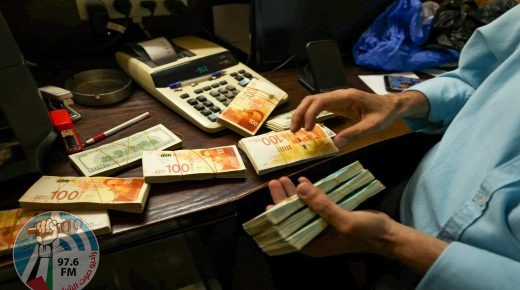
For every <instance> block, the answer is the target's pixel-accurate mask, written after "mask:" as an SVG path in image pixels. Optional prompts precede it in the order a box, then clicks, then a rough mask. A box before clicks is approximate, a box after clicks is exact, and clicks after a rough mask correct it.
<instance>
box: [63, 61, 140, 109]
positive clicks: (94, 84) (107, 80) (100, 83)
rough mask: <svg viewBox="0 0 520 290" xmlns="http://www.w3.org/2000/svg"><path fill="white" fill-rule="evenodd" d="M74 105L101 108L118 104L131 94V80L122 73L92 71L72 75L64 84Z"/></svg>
mask: <svg viewBox="0 0 520 290" xmlns="http://www.w3.org/2000/svg"><path fill="white" fill-rule="evenodd" d="M65 88H66V89H67V90H69V91H71V92H72V95H73V99H74V102H75V103H78V104H81V105H86V106H103V105H110V104H115V103H117V102H120V101H122V100H124V99H126V98H128V97H130V95H131V94H132V79H131V78H130V77H129V76H128V75H127V74H125V73H124V72H123V71H120V70H115V69H94V70H88V71H84V72H80V73H77V74H74V75H73V76H72V77H70V78H69V79H68V80H67V81H66V82H65Z"/></svg>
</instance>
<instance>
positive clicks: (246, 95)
mask: <svg viewBox="0 0 520 290" xmlns="http://www.w3.org/2000/svg"><path fill="white" fill-rule="evenodd" d="M286 97H287V93H286V92H284V91H282V90H281V89H279V88H277V87H275V86H273V85H271V84H269V83H266V82H263V81H260V80H257V79H252V80H251V81H250V82H249V83H248V84H247V86H245V87H244V88H243V89H242V90H241V91H240V93H238V95H236V96H235V98H234V99H233V101H232V102H231V103H230V104H229V105H228V106H227V107H226V109H224V111H222V113H220V115H219V117H218V122H219V123H221V124H223V125H224V126H226V127H228V128H230V129H231V130H233V131H235V132H237V133H239V134H240V135H242V136H245V137H247V136H253V135H255V134H256V133H257V132H258V130H259V129H260V127H261V126H262V125H263V124H264V122H265V120H266V119H267V117H269V115H270V114H271V112H272V111H273V110H274V109H275V107H276V106H277V105H278V104H279V103H280V102H281V101H282V99H284V98H286Z"/></svg>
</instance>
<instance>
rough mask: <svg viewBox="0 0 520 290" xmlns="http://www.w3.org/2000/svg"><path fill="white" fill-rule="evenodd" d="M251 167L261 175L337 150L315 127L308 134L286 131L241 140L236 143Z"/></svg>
mask: <svg viewBox="0 0 520 290" xmlns="http://www.w3.org/2000/svg"><path fill="white" fill-rule="evenodd" d="M238 147H239V148H240V149H242V150H243V151H244V152H245V153H246V155H247V157H248V158H249V160H250V161H251V163H252V164H253V167H254V168H255V170H256V172H257V174H259V175H260V174H264V173H267V172H271V171H274V170H276V169H280V168H283V167H286V166H291V165H296V164H300V163H303V162H308V161H310V160H313V159H316V158H323V157H328V156H332V155H334V154H336V153H337V152H338V151H339V149H338V148H337V147H336V145H334V142H333V141H332V139H331V138H330V137H329V136H328V135H327V133H326V131H325V130H324V129H323V127H322V126H321V125H319V124H317V125H316V126H314V128H313V129H312V130H311V131H305V130H304V129H301V130H299V131H298V132H296V133H293V132H291V131H290V130H286V131H281V132H269V133H266V134H262V135H258V136H253V137H247V138H242V139H241V140H240V141H239V142H238Z"/></svg>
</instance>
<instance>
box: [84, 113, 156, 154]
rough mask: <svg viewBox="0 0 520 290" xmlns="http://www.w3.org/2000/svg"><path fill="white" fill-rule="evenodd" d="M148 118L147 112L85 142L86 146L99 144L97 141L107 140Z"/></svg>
mask: <svg viewBox="0 0 520 290" xmlns="http://www.w3.org/2000/svg"><path fill="white" fill-rule="evenodd" d="M148 116H150V113H148V112H146V113H144V114H141V115H139V116H137V117H135V118H133V119H131V120H128V121H126V122H124V123H123V124H121V125H118V126H116V127H114V128H112V129H109V130H107V131H105V132H103V133H99V134H97V135H96V136H94V137H92V138H90V139H88V140H87V141H86V142H85V146H86V145H90V144H92V143H94V142H97V141H101V140H103V139H105V138H106V137H108V136H110V135H112V134H114V133H116V132H119V131H121V130H123V129H124V128H126V127H129V126H131V125H133V124H135V123H137V122H139V121H141V120H143V119H145V118H146V117H148Z"/></svg>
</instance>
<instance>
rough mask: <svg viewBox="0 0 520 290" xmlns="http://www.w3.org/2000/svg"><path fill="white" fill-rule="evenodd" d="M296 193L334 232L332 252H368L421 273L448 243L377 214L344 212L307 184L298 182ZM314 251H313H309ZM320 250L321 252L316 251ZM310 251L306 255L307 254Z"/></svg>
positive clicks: (374, 212)
mask: <svg viewBox="0 0 520 290" xmlns="http://www.w3.org/2000/svg"><path fill="white" fill-rule="evenodd" d="M296 193H297V194H298V196H299V197H300V199H301V200H302V201H303V202H305V203H306V204H307V205H308V206H309V207H310V208H311V209H312V210H313V211H315V212H316V213H317V214H318V215H320V216H321V217H322V218H323V219H324V220H325V221H326V222H327V223H328V224H329V225H331V226H332V227H334V229H336V231H337V234H336V237H335V238H333V239H334V245H332V244H331V243H330V242H329V243H328V245H331V246H332V248H330V249H333V250H334V251H335V253H334V254H337V253H340V252H341V250H340V249H343V251H344V252H345V253H348V252H370V253H374V254H378V255H382V256H385V257H388V258H391V259H394V260H396V261H399V262H400V263H402V264H405V265H407V266H409V267H410V268H411V269H412V270H414V271H416V272H417V273H420V274H423V273H425V272H426V271H427V270H428V269H429V268H430V266H431V265H432V264H433V263H434V262H435V260H436V259H437V258H438V257H439V256H440V255H441V253H442V252H443V251H444V249H445V248H446V247H447V246H448V243H447V242H445V241H443V240H440V239H437V238H435V237H432V236H429V235H427V234H425V233H422V232H420V231H418V230H416V229H413V228H411V227H408V226H405V225H403V224H400V223H398V222H397V221H395V220H393V219H391V218H390V217H389V216H388V215H386V214H384V213H382V212H378V211H363V210H359V211H345V210H343V209H342V208H341V207H339V206H338V205H337V204H335V203H334V202H333V201H332V200H330V198H329V197H328V196H327V195H326V194H325V193H323V192H322V191H321V190H319V189H318V188H317V187H315V186H313V185H312V184H311V183H310V182H301V183H300V184H299V185H298V186H297V187H296ZM310 247H311V249H305V250H306V251H308V253H310V254H313V255H320V253H319V251H322V253H321V255H327V254H328V253H326V251H327V250H329V249H326V247H322V246H316V245H312V244H311V246H310ZM312 248H314V249H312ZM320 249H321V250H320ZM309 251H310V252H309Z"/></svg>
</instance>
